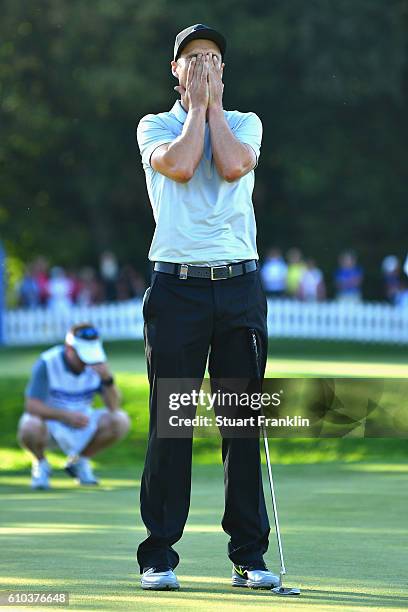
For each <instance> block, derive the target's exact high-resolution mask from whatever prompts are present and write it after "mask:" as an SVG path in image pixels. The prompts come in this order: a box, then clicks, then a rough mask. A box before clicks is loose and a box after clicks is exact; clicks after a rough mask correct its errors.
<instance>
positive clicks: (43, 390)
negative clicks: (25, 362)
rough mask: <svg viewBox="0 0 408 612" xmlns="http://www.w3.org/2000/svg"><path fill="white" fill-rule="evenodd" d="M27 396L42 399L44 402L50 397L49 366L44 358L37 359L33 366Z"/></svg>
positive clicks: (26, 391)
mask: <svg viewBox="0 0 408 612" xmlns="http://www.w3.org/2000/svg"><path fill="white" fill-rule="evenodd" d="M25 396H26V397H29V398H32V399H38V400H41V401H42V402H45V400H46V399H47V397H48V374H47V366H46V365H45V361H44V360H43V359H39V360H38V361H36V362H35V364H34V366H33V369H32V372H31V379H30V381H29V383H28V385H27V387H26V390H25Z"/></svg>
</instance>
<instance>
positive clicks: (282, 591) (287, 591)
mask: <svg viewBox="0 0 408 612" xmlns="http://www.w3.org/2000/svg"><path fill="white" fill-rule="evenodd" d="M272 592H273V593H275V595H283V596H285V595H300V589H297V588H294V589H288V588H285V587H283V586H277V587H275V588H274V589H272Z"/></svg>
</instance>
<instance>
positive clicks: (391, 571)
mask: <svg viewBox="0 0 408 612" xmlns="http://www.w3.org/2000/svg"><path fill="white" fill-rule="evenodd" d="M44 348H45V347H44ZM107 351H108V354H109V357H110V362H111V365H112V367H113V370H114V372H115V373H116V375H117V379H118V382H119V386H120V388H121V390H122V392H123V397H124V408H125V410H127V411H128V412H129V414H130V415H131V418H132V424H133V426H132V431H131V433H130V435H129V436H128V437H127V439H126V440H124V441H123V442H122V443H121V444H118V445H117V446H115V447H114V448H113V449H111V450H108V451H106V452H105V453H102V454H100V455H98V457H97V462H96V465H97V468H98V469H99V470H100V472H101V475H102V478H103V484H102V487H100V488H99V489H79V488H77V487H76V486H75V485H74V483H72V481H70V480H69V479H68V478H67V477H65V475H64V474H63V472H61V471H60V469H61V468H62V466H63V463H64V458H63V456H62V455H61V454H50V455H49V458H50V460H51V463H52V465H53V467H54V472H55V473H54V477H53V481H52V482H53V485H54V488H53V489H52V491H50V492H45V493H44V492H43V493H40V492H32V491H31V490H30V489H29V488H28V485H29V469H28V468H29V463H30V459H29V456H28V454H26V453H25V452H24V451H22V450H20V449H19V448H18V446H17V444H16V439H15V431H16V424H17V421H18V418H19V416H20V414H21V412H22V409H23V399H22V398H23V392H24V387H25V384H26V382H27V378H28V376H29V372H30V368H31V366H32V364H33V362H34V361H35V359H36V358H37V356H38V354H39V352H40V349H39V348H38V347H34V348H12V349H10V348H9V349H4V348H3V349H0V470H1V472H0V499H1V502H0V535H1V546H0V564H1V565H2V572H1V574H2V578H1V579H0V589H12V588H14V589H20V590H23V589H29V590H33V589H45V588H49V589H52V590H58V589H59V590H67V591H69V592H70V593H71V605H70V609H72V610H91V609H98V610H114V611H115V612H116V610H142V611H143V612H149V611H150V610H151V611H155V610H160V609H161V610H173V609H174V610H175V609H177V610H179V609H181V610H186V611H190V610H197V609H198V610H203V611H205V612H207V611H209V612H212V611H214V612H215V611H217V612H218V610H220V611H221V612H223V611H227V610H230V611H233V610H234V611H235V610H236V609H240V608H243V607H245V608H246V609H249V610H251V609H260V610H261V609H265V610H266V609H270V608H275V609H276V610H282V609H288V610H290V611H296V610H302V611H306V610H308V609H310V610H311V611H312V610H313V612H328V611H333V612H335V611H341V612H343V611H346V612H347V611H350V610H355V611H356V612H358V611H360V610H367V611H368V610H376V609H377V610H387V609H393V610H403V609H406V608H407V607H408V593H407V591H406V588H405V587H406V583H407V581H406V538H407V535H408V534H407V531H408V529H407V522H406V508H407V502H408V499H407V497H408V496H407V492H408V487H407V484H408V482H407V480H408V466H407V462H406V457H407V455H408V445H407V441H406V440H392V439H388V440H376V439H369V440H364V439H362V440H359V439H344V440H343V439H325V440H310V439H309V440H294V439H293V440H291V439H286V440H271V441H270V446H271V455H272V459H273V463H274V465H275V466H276V467H275V476H276V481H277V490H278V500H279V506H280V511H281V522H282V528H283V537H284V544H285V550H286V557H287V559H286V560H287V566H288V571H289V574H288V576H287V584H288V585H291V584H293V585H295V586H297V585H299V586H301V587H302V595H301V597H300V599H293V600H288V599H285V600H282V599H278V598H277V597H276V596H273V595H272V594H270V593H269V592H265V591H263V592H255V591H250V590H241V589H232V587H230V586H229V573H230V564H229V562H228V559H227V557H226V543H227V536H226V535H225V534H224V533H223V532H222V530H221V527H220V518H221V516H222V499H223V485H222V467H221V462H220V442H219V440H218V439H215V438H211V439H198V440H195V443H194V454H195V457H194V471H193V472H194V473H193V495H192V506H191V512H190V516H189V521H188V524H187V528H186V532H185V535H184V537H183V539H182V540H181V542H180V543H179V544H178V545H177V550H178V551H179V553H180V555H181V558H182V562H181V564H180V566H179V569H178V575H179V578H180V581H181V584H182V590H181V591H180V592H179V593H146V592H143V591H141V590H140V588H139V587H138V571H137V567H136V564H135V560H134V557H135V550H136V547H137V543H138V542H139V541H140V540H141V539H142V538H143V537H144V532H145V530H144V526H143V524H142V522H141V519H140V516H139V510H138V507H139V505H138V487H139V480H138V479H139V478H140V475H141V470H142V460H143V456H144V452H145V443H146V431H147V425H148V410H147V399H148V386H147V381H146V370H145V363H144V355H143V347H142V344H141V343H140V342H123V343H122V342H120V343H110V344H108V345H107ZM267 375H269V376H279V377H285V376H376V377H390V378H391V377H392V378H398V377H406V376H408V359H407V349H406V348H405V347H398V346H381V345H358V344H350V343H329V342H327V343H325V342H301V341H295V340H291V341H286V340H285V341H280V340H276V341H275V340H274V341H271V343H270V356H269V360H268V366H267ZM362 461H364V462H362ZM357 462H359V463H357ZM265 482H266V480H265ZM267 558H268V559H269V560H270V566H271V568H273V569H274V570H277V567H278V566H277V556H276V547H275V539H274V535H273V534H272V536H271V547H270V551H269V553H268V555H267ZM8 609H11V608H8ZM18 609H21V610H23V609H32V608H22V607H21V608H18ZM47 609H50V610H51V609H53V608H47ZM55 609H56V608H55Z"/></svg>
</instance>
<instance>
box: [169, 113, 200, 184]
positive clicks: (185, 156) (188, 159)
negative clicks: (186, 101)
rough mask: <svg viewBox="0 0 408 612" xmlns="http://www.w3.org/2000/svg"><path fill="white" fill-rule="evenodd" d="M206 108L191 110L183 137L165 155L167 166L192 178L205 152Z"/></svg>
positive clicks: (177, 139)
mask: <svg viewBox="0 0 408 612" xmlns="http://www.w3.org/2000/svg"><path fill="white" fill-rule="evenodd" d="M205 113H206V109H205V108H204V107H196V108H190V109H189V111H188V113H187V118H186V121H185V123H184V127H183V131H182V133H181V135H180V136H179V137H178V138H176V139H175V140H174V141H173V142H172V143H170V144H169V146H168V149H167V151H166V153H165V155H164V161H165V163H166V165H167V166H168V167H169V168H170V169H172V170H173V171H174V172H177V171H179V172H180V174H181V175H184V176H185V177H186V178H191V177H192V176H193V174H194V172H195V170H196V168H197V166H198V164H199V163H200V160H201V157H202V155H203V150H204V135H205Z"/></svg>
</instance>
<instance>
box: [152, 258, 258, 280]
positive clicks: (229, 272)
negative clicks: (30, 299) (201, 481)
mask: <svg viewBox="0 0 408 612" xmlns="http://www.w3.org/2000/svg"><path fill="white" fill-rule="evenodd" d="M257 267H258V262H257V260H256V259H251V260H249V261H242V262H239V263H234V264H229V265H225V266H190V265H189V264H176V263H167V262H165V261H156V262H155V264H154V271H155V272H164V273H165V274H174V275H175V276H178V277H179V278H181V279H183V280H185V279H187V278H188V277H192V278H209V279H211V280H225V279H227V278H232V277H233V276H240V275H241V274H248V272H254V271H255V270H256V269H257Z"/></svg>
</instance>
